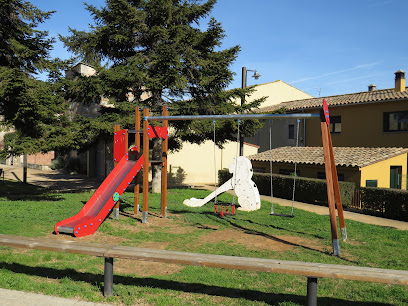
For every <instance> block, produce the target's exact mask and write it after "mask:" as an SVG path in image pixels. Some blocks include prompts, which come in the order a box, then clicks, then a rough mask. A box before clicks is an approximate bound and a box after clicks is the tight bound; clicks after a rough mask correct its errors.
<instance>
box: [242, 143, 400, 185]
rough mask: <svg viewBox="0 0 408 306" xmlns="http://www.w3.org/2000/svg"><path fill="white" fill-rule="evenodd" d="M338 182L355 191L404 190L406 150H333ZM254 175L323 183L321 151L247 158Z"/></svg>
mask: <svg viewBox="0 0 408 306" xmlns="http://www.w3.org/2000/svg"><path fill="white" fill-rule="evenodd" d="M333 153H334V160H335V162H336V168H337V175H338V178H339V181H347V182H353V183H355V184H356V186H358V187H360V186H361V187H381V188H396V189H401V188H402V189H407V165H408V164H407V163H408V148H394V147H392V148H362V147H334V148H333ZM249 159H250V160H251V161H252V166H253V169H254V171H255V172H264V173H270V172H271V167H270V164H271V162H272V173H274V174H284V175H290V174H291V173H293V172H294V165H295V163H296V173H297V175H299V176H302V177H309V178H316V179H325V178H326V174H325V169H324V155H323V148H322V147H298V148H296V147H281V148H276V149H272V150H269V151H265V152H261V153H258V154H254V155H251V156H249Z"/></svg>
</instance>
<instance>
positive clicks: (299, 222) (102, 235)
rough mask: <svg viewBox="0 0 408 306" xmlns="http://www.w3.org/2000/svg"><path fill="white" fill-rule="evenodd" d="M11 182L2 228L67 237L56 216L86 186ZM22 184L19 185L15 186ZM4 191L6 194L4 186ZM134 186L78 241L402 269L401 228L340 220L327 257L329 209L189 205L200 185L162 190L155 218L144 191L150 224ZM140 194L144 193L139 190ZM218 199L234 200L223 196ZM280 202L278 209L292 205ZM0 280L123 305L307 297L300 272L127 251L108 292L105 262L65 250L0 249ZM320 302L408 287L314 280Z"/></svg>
mask: <svg viewBox="0 0 408 306" xmlns="http://www.w3.org/2000/svg"><path fill="white" fill-rule="evenodd" d="M16 184H17V186H21V184H20V183H18V182H11V181H7V180H6V182H5V184H4V185H0V190H1V191H2V192H1V194H2V195H4V194H6V195H5V196H2V197H1V200H0V205H1V208H2V209H3V212H4V213H3V214H2V216H1V218H2V220H1V222H0V231H1V233H3V234H9V235H17V236H30V237H47V238H49V239H55V240H72V237H71V236H68V235H53V234H52V231H53V228H54V225H55V223H56V222H57V221H59V220H61V219H63V218H64V217H67V216H71V215H73V214H75V213H76V212H78V211H79V210H80V209H81V207H83V205H84V204H85V203H86V202H87V201H88V200H89V198H90V196H91V193H89V192H85V193H53V192H51V191H50V190H48V189H43V188H40V187H35V186H34V187H33V186H31V185H29V186H28V187H31V189H30V190H29V192H28V193H27V194H26V195H25V193H24V190H22V189H18V191H17V194H13V191H12V190H13V189H14V190H17V188H16ZM19 188H21V187H19ZM5 190H7V192H3V191H5ZM132 194H133V193H132V192H131V190H130V192H125V193H124V196H123V200H122V202H121V207H120V210H121V211H120V214H119V219H118V220H115V219H113V218H112V215H110V216H109V217H108V218H107V219H106V220H105V222H104V223H102V225H101V226H100V228H99V229H98V231H96V232H95V233H94V234H93V235H89V236H85V237H82V238H76V239H80V241H83V242H92V243H93V242H94V243H102V244H119V245H125V246H137V247H147V248H154V249H166V250H175V251H188V252H200V253H205V254H220V255H233V256H245V257H257V258H271V259H284V260H296V261H312V262H320V263H332V264H341V265H351V266H353V265H354V266H366V267H376V268H388V269H398V270H408V255H407V253H406V245H407V242H408V235H407V232H406V231H400V230H396V229H393V228H387V227H381V226H375V225H369V224H364V223H360V222H355V221H351V220H347V227H348V233H349V238H348V240H347V241H346V242H343V241H340V245H341V249H342V253H341V255H340V256H333V255H332V246H331V241H330V237H331V233H330V228H329V224H330V223H329V220H328V216H327V215H317V214H315V213H311V212H306V211H304V210H299V209H296V208H295V216H296V217H295V218H277V217H271V216H270V215H269V209H270V207H269V203H268V202H266V201H262V206H261V209H259V210H257V211H252V212H240V211H239V212H237V214H236V215H235V216H229V217H225V218H220V217H219V216H215V215H214V214H213V207H211V206H210V205H205V206H202V207H194V208H193V207H188V206H185V205H183V204H182V202H183V200H184V199H186V198H191V197H196V198H202V197H205V196H206V195H207V194H208V191H207V190H194V189H169V191H168V218H162V217H160V212H161V205H160V201H161V199H160V195H159V194H151V195H150V201H149V222H148V223H146V224H143V223H142V220H141V216H137V217H134V216H133V199H132V198H128V199H125V198H126V197H128V196H129V197H131V196H132ZM140 196H141V195H140ZM221 200H225V201H231V200H232V196H231V195H229V194H223V195H222V196H221ZM276 208H277V209H280V210H282V211H285V209H287V210H290V207H280V206H279V205H276ZM0 256H1V260H0V265H1V268H2V269H1V270H0V286H1V287H3V288H13V289H15V290H20V291H28V292H40V293H43V294H48V295H56V296H61V297H70V298H74V297H75V298H77V299H81V300H87V301H94V302H108V303H114V304H117V305H120V304H126V305H132V304H133V305H134V304H138V303H140V304H145V305H153V304H156V305H157V304H164V305H174V304H201V305H204V304H205V305H215V304H222V305H232V304H234V305H236V304H238V305H248V304H249V305H266V304H280V305H304V304H305V295H306V286H305V279H304V277H300V276H292V275H284V274H273V273H260V272H250V271H239V270H223V269H216V268H203V267H194V266H181V265H175V264H164V263H154V262H144V261H132V260H126V259H118V260H115V276H114V281H115V285H114V295H113V296H112V297H107V298H105V297H104V296H103V293H102V290H103V289H102V288H103V261H101V260H100V259H98V258H94V257H89V256H84V255H75V254H67V253H56V252H46V251H33V250H20V249H14V248H9V247H0ZM318 301H319V305H344V304H349V305H353V304H354V305H373V304H381V303H384V304H392V305H403V304H406V302H407V301H408V292H407V288H406V287H405V286H400V285H385V284H377V283H369V282H359V281H346V280H339V279H326V278H322V279H320V280H319V299H318Z"/></svg>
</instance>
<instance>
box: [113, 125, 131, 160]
mask: <svg viewBox="0 0 408 306" xmlns="http://www.w3.org/2000/svg"><path fill="white" fill-rule="evenodd" d="M127 137H128V132H127V130H120V131H117V132H115V134H114V135H113V161H114V162H116V163H118V162H119V161H120V160H121V159H122V157H123V156H124V155H125V154H126V152H127V151H128V148H127V147H126V140H127Z"/></svg>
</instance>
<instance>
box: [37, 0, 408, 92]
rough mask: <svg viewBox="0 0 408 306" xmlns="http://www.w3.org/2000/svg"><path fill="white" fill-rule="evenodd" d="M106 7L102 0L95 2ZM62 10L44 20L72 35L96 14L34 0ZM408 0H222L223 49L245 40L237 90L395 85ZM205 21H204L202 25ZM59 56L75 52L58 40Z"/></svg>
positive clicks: (73, 2) (406, 56)
mask: <svg viewBox="0 0 408 306" xmlns="http://www.w3.org/2000/svg"><path fill="white" fill-rule="evenodd" d="M86 2H87V3H90V4H94V5H96V6H100V5H103V4H104V1H103V0H88V1H86ZM32 3H33V4H34V5H36V6H37V7H39V8H40V9H42V10H55V11H57V12H56V13H55V14H54V15H53V16H52V17H51V19H50V20H48V21H46V22H45V23H44V24H43V25H41V29H45V30H48V31H49V34H50V36H56V35H57V34H62V35H67V34H68V26H69V27H72V28H74V29H78V30H85V29H87V28H88V24H89V23H92V18H91V17H90V15H89V13H88V12H87V11H86V10H85V9H84V5H83V1H82V0H69V1H62V0H32ZM407 10H408V1H406V0H357V1H356V0H342V1H333V0H309V1H306V0H253V1H249V0H218V3H217V4H216V6H215V8H214V10H213V11H212V13H211V15H212V16H214V17H215V18H216V19H217V20H218V21H219V22H221V23H222V25H223V28H224V30H225V34H226V37H225V39H224V40H223V46H222V47H223V48H227V47H231V46H234V45H240V46H241V52H240V54H239V56H238V58H237V60H236V61H235V62H234V64H233V65H232V66H231V70H232V71H234V72H235V73H236V75H235V80H234V82H233V83H232V84H231V86H230V88H233V87H240V86H241V69H242V66H245V67H247V69H253V70H255V69H256V70H258V71H259V73H260V74H261V75H262V77H261V78H260V79H258V80H257V81H256V80H255V79H253V78H251V77H250V76H251V74H250V73H248V85H255V84H262V83H268V82H272V81H275V80H282V81H284V82H287V83H289V84H291V85H293V86H294V87H296V88H299V89H300V90H303V91H305V92H307V93H308V94H311V95H313V96H315V97H317V96H319V93H320V95H321V96H330V95H338V94H346V93H353V92H360V91H366V90H367V86H368V85H369V84H372V83H373V84H375V85H377V88H378V89H383V88H392V87H393V86H394V72H396V71H397V70H399V69H402V70H404V71H408V53H407V49H408V48H407V44H408V42H407V39H406V32H407V24H406V21H405V20H406V12H407ZM203 25H205V24H203ZM52 56H55V57H60V58H68V57H69V56H70V54H69V53H68V52H67V51H66V50H64V47H63V45H62V44H61V43H60V42H59V43H57V44H56V45H55V49H54V51H53V53H52Z"/></svg>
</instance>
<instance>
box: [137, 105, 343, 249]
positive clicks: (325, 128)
mask: <svg viewBox="0 0 408 306" xmlns="http://www.w3.org/2000/svg"><path fill="white" fill-rule="evenodd" d="M143 115H144V117H143V127H144V128H143V134H144V135H145V136H147V128H148V127H149V122H152V121H162V125H163V128H164V129H166V130H167V127H168V121H170V120H213V122H214V137H215V120H224V119H229V120H242V119H269V120H273V119H293V118H295V119H297V137H296V148H297V147H298V145H299V143H298V140H299V122H300V119H309V118H320V121H321V122H320V127H321V133H322V143H323V152H324V161H325V173H326V183H327V184H326V185H327V197H328V204H329V205H328V206H329V215H330V224H331V234H332V244H333V253H334V255H339V254H340V246H339V240H338V232H337V218H336V208H337V214H338V218H339V223H340V229H341V236H342V238H343V240H346V239H347V231H346V225H345V220H344V214H343V206H342V201H341V195H340V188H339V182H338V177H337V170H336V166H335V161H334V154H333V145H332V140H331V135H330V130H329V125H330V116H329V109H328V106H327V102H326V100H325V99H324V100H323V108H322V109H321V111H320V114H311V113H299V114H238V115H201V116H194V115H186V116H168V109H167V107H163V115H162V116H149V110H148V109H146V108H145V109H144V111H143ZM238 122H240V121H238ZM271 135H272V133H270V143H272V140H271ZM148 141H149V138H148V137H143V152H144V153H143V156H144V165H147V166H145V167H144V170H145V171H143V186H144V187H145V188H144V190H148V189H147V188H148V187H147V186H148V171H146V170H147V169H148V167H149V165H150V163H149V154H148V153H149V151H148V150H149V143H148ZM167 147H168V144H167V140H164V141H163V158H162V161H161V162H160V163H161V165H162V197H161V200H162V209H161V211H162V215H163V216H164V217H165V216H166V214H167ZM296 156H297V149H296ZM296 166H297V159H296V162H295V176H294V180H293V190H292V210H291V214H290V215H289V216H290V217H293V202H294V198H295V197H294V195H295V187H296ZM271 174H272V167H271ZM136 186H138V183H137V179H136ZM272 190H273V183H272V176H271V196H272V198H271V200H272V208H271V215H278V214H276V213H275V212H274V210H273V191H272ZM135 201H138V197H135ZM216 203H217V202H216ZM135 204H136V203H135ZM135 207H137V205H135ZM147 211H148V193H147V192H143V214H144V217H143V218H142V219H143V222H147Z"/></svg>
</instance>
